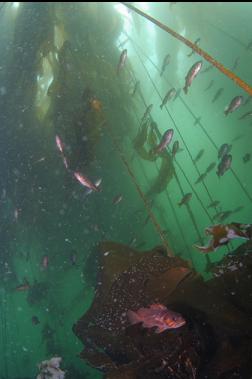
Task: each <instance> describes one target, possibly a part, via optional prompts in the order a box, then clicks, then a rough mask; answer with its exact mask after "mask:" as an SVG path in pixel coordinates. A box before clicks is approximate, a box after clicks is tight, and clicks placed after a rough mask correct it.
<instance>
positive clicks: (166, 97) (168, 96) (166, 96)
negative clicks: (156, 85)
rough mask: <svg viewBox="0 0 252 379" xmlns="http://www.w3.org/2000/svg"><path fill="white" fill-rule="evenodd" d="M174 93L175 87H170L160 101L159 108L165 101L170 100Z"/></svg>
mask: <svg viewBox="0 0 252 379" xmlns="http://www.w3.org/2000/svg"><path fill="white" fill-rule="evenodd" d="M175 95H176V90H175V88H172V89H170V90H169V91H168V92H167V94H166V95H165V97H164V99H163V101H162V104H161V105H160V108H161V109H162V108H163V107H164V106H165V104H166V103H167V101H169V100H171V99H172V98H173V97H174V96H175Z"/></svg>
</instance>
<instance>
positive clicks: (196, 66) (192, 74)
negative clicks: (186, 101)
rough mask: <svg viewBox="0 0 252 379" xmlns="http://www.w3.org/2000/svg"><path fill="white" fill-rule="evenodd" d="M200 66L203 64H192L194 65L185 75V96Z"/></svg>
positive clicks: (200, 62)
mask: <svg viewBox="0 0 252 379" xmlns="http://www.w3.org/2000/svg"><path fill="white" fill-rule="evenodd" d="M202 65H203V62H202V61H198V62H196V63H194V65H193V66H192V67H191V68H190V70H189V71H188V74H187V75H186V78H185V86H184V88H183V90H184V92H185V94H187V92H188V88H189V87H190V86H191V84H192V81H193V80H194V79H195V78H196V76H197V75H198V73H199V72H200V70H201V67H202Z"/></svg>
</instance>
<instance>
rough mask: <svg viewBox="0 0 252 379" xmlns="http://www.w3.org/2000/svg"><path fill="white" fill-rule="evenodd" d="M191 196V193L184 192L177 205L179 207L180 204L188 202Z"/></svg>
mask: <svg viewBox="0 0 252 379" xmlns="http://www.w3.org/2000/svg"><path fill="white" fill-rule="evenodd" d="M191 198H192V193H186V194H185V195H184V196H183V198H182V199H181V200H180V202H179V203H178V205H179V206H180V207H181V205H183V204H187V203H189V201H190V200H191Z"/></svg>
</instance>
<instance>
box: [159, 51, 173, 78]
mask: <svg viewBox="0 0 252 379" xmlns="http://www.w3.org/2000/svg"><path fill="white" fill-rule="evenodd" d="M170 60H171V56H170V54H167V55H166V56H165V57H164V60H163V64H162V68H161V72H160V76H162V75H163V73H164V72H165V69H166V67H167V66H168V64H169V63H170Z"/></svg>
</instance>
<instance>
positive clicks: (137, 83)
mask: <svg viewBox="0 0 252 379" xmlns="http://www.w3.org/2000/svg"><path fill="white" fill-rule="evenodd" d="M139 87H140V81H139V80H137V81H136V83H135V85H134V88H133V91H132V93H131V96H132V97H133V96H134V95H135V93H136V92H137V91H138V89H139Z"/></svg>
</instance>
